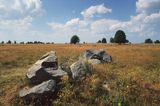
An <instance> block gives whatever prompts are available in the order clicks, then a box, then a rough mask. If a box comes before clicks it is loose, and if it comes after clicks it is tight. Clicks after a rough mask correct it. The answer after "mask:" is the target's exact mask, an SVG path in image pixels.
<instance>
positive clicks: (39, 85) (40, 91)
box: [19, 51, 67, 97]
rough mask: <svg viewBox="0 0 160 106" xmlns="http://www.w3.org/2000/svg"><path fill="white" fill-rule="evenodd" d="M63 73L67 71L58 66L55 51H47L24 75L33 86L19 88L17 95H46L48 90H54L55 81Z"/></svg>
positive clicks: (57, 80) (56, 81)
mask: <svg viewBox="0 0 160 106" xmlns="http://www.w3.org/2000/svg"><path fill="white" fill-rule="evenodd" d="M64 75H67V73H66V72H65V71H63V70H62V69H60V68H58V59H57V56H56V53H55V51H51V52H48V53H46V54H45V55H43V56H42V57H41V58H40V59H39V60H38V61H37V62H36V63H35V64H33V66H31V68H29V69H28V71H27V73H26V77H27V79H28V80H29V84H30V85H32V86H33V87H31V88H27V89H23V90H21V91H20V93H19V96H20V97H26V96H27V97H28V95H29V96H35V95H45V96H46V95H47V94H48V92H54V89H55V88H56V83H58V82H59V79H60V78H61V77H62V76H64Z"/></svg>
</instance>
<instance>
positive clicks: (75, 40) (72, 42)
mask: <svg viewBox="0 0 160 106" xmlns="http://www.w3.org/2000/svg"><path fill="white" fill-rule="evenodd" d="M79 42H80V39H79V37H78V36H77V35H74V36H72V38H71V41H70V43H71V44H76V43H79Z"/></svg>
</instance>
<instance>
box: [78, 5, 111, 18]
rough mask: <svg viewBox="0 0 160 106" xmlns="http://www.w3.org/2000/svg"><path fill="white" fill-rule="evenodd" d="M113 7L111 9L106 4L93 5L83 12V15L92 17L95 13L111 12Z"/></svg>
mask: <svg viewBox="0 0 160 106" xmlns="http://www.w3.org/2000/svg"><path fill="white" fill-rule="evenodd" d="M111 11H112V9H109V8H107V7H105V6H104V4H101V5H96V6H91V7H89V8H88V9H86V10H84V11H82V12H81V15H83V17H84V18H86V19H88V18H92V17H93V16H94V14H105V13H109V12H111Z"/></svg>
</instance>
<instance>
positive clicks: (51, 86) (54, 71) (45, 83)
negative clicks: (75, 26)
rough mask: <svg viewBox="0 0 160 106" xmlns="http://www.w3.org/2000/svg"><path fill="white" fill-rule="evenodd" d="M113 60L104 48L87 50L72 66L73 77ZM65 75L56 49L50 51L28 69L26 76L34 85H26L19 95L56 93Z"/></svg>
mask: <svg viewBox="0 0 160 106" xmlns="http://www.w3.org/2000/svg"><path fill="white" fill-rule="evenodd" d="M111 61H112V58H111V56H110V55H108V54H107V53H106V52H105V51H104V50H102V49H100V50H86V51H85V52H84V53H83V54H82V55H81V56H80V57H79V60H78V61H76V62H75V63H73V64H72V65H71V66H70V71H71V74H72V75H71V77H72V79H73V80H78V79H81V78H82V77H84V76H85V75H86V74H87V73H90V72H91V71H92V65H95V64H100V63H104V62H105V63H107V62H111ZM88 63H89V64H88ZM65 75H68V74H67V72H65V71H64V70H62V69H61V68H59V67H58V59H57V56H56V53H55V51H51V52H48V53H46V54H45V55H43V56H42V57H41V58H40V59H39V60H38V61H37V62H36V63H35V64H34V65H33V66H32V67H31V68H29V69H28V71H27V74H26V77H27V79H28V80H29V84H30V85H32V87H30V88H29V87H28V88H26V87H25V88H24V89H23V90H21V91H20V92H19V96H20V97H28V96H31V95H38V96H39V95H43V96H44V95H45V96H46V94H49V93H54V92H55V89H56V84H57V83H58V81H59V79H60V78H61V77H63V76H65ZM68 77H69V76H68Z"/></svg>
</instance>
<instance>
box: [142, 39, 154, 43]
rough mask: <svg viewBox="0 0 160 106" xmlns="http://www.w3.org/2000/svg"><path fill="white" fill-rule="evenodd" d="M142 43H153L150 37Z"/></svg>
mask: <svg viewBox="0 0 160 106" xmlns="http://www.w3.org/2000/svg"><path fill="white" fill-rule="evenodd" d="M144 43H153V41H152V40H151V39H150V38H148V39H146V40H145V41H144Z"/></svg>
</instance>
